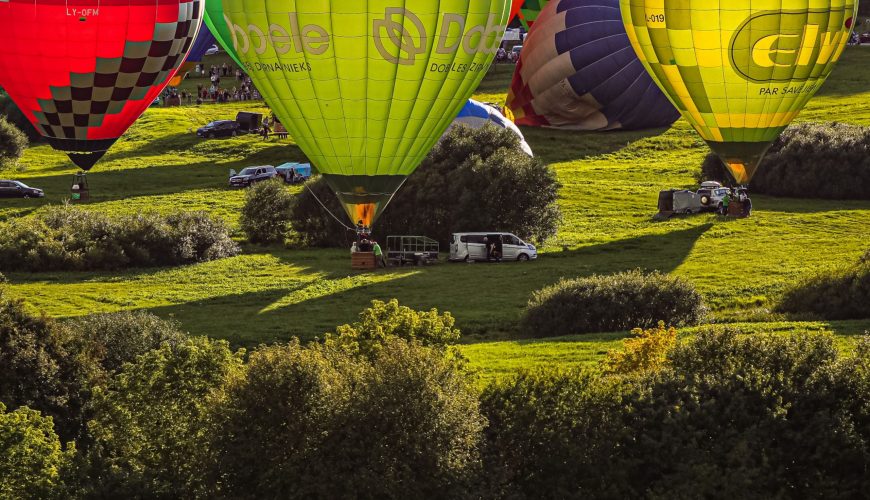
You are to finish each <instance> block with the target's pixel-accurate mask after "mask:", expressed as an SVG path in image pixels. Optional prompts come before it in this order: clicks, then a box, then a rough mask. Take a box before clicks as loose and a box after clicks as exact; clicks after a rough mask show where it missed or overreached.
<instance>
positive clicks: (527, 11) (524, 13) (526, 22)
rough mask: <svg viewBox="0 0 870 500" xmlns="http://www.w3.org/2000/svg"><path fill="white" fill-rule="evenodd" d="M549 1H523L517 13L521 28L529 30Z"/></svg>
mask: <svg viewBox="0 0 870 500" xmlns="http://www.w3.org/2000/svg"><path fill="white" fill-rule="evenodd" d="M549 1H550V0H525V1H524V2H523V5H522V6H521V7H520V11H519V17H520V22H521V23H522V24H523V27H525V28H526V29H529V28H531V27H532V26H533V25H534V24H535V21H536V20H537V19H538V15H539V14H540V13H541V11H542V10H544V7H546V6H547V2H549Z"/></svg>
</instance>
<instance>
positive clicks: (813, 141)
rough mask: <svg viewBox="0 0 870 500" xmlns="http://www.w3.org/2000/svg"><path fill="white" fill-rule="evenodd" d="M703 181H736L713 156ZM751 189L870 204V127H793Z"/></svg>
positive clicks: (705, 166) (777, 143)
mask: <svg viewBox="0 0 870 500" xmlns="http://www.w3.org/2000/svg"><path fill="white" fill-rule="evenodd" d="M701 179H702V180H718V181H720V182H723V183H732V182H733V179H732V178H731V176H730V174H728V173H727V172H726V170H725V167H724V166H723V165H722V162H721V161H720V160H719V159H718V157H717V156H716V155H714V154H712V153H711V154H709V155H708V156H707V158H706V159H705V160H704V163H703V165H702V166H701ZM751 188H752V191H753V192H756V193H761V194H769V195H773V196H791V197H798V198H828V199H836V200H842V199H863V200H867V199H870V127H862V126H857V125H847V124H844V123H800V124H796V125H792V126H790V127H789V128H787V129H786V130H785V131H784V132H783V133H782V135H780V137H779V138H778V139H777V140H776V141H774V143H773V145H772V146H771V147H770V149H769V150H768V153H767V155H766V156H765V158H764V160H763V161H762V162H761V165H760V166H759V169H758V173H757V174H756V175H755V177H754V178H753V179H752V184H751Z"/></svg>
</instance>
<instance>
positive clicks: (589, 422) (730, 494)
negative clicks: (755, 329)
mask: <svg viewBox="0 0 870 500" xmlns="http://www.w3.org/2000/svg"><path fill="white" fill-rule="evenodd" d="M868 398H870V339H865V340H864V341H863V343H862V345H861V346H860V347H859V348H858V350H857V351H856V352H855V354H854V355H852V356H849V357H843V356H841V355H839V354H838V352H837V350H836V349H835V347H834V345H833V341H832V339H831V337H829V336H827V335H818V334H801V333H795V334H794V335H793V336H782V335H774V334H764V335H756V336H748V337H747V336H741V335H738V332H736V331H721V330H720V331H713V330H708V331H703V332H701V333H700V334H699V335H698V336H697V338H696V339H695V340H693V341H690V342H688V343H685V344H682V345H679V346H678V347H676V348H675V349H674V350H673V351H671V353H670V354H669V356H668V362H667V363H666V364H665V365H663V366H662V368H661V369H660V370H659V371H657V372H653V373H650V372H647V373H645V374H644V376H642V377H634V376H625V377H617V378H613V377H603V378H602V377H597V378H596V377H592V376H590V375H589V374H578V373H567V374H566V373H556V372H552V373H545V374H539V375H523V376H520V377H518V378H516V379H514V380H512V381H510V382H508V383H506V384H502V385H497V386H493V387H490V388H488V389H487V390H486V391H485V392H484V395H483V398H482V409H483V412H484V414H485V415H486V416H487V417H488V419H489V422H490V426H489V428H488V429H487V438H488V439H487V452H486V455H485V456H486V471H485V472H486V476H487V477H488V478H489V479H490V485H489V488H490V490H491V491H494V492H495V494H496V495H498V496H504V497H513V498H565V497H593V498H600V497H605V498H637V497H647V496H649V497H655V498H781V497H790V498H791V497H794V498H807V497H826V498H854V497H856V496H861V495H862V492H866V491H870V490H868V488H870V452H868V444H870V425H868V422H870V409H868V407H867V405H866V401H868Z"/></svg>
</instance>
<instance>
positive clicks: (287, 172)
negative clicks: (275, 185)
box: [275, 162, 311, 184]
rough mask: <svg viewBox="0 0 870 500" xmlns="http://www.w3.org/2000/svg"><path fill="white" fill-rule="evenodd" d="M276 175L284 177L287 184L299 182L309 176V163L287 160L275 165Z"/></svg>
mask: <svg viewBox="0 0 870 500" xmlns="http://www.w3.org/2000/svg"><path fill="white" fill-rule="evenodd" d="M275 170H277V171H278V175H280V176H281V178H283V179H284V182H286V183H287V184H299V183H300V182H305V181H307V180H308V179H309V178H310V177H311V164H310V163H296V162H288V163H285V164H283V165H278V166H277V167H275Z"/></svg>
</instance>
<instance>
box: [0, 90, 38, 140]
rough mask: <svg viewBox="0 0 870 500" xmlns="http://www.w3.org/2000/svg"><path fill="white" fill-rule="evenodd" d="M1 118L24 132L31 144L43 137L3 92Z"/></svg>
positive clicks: (0, 96) (0, 94) (0, 93)
mask: <svg viewBox="0 0 870 500" xmlns="http://www.w3.org/2000/svg"><path fill="white" fill-rule="evenodd" d="M0 116H2V117H3V118H4V119H5V120H6V121H8V122H9V123H11V124H12V125H14V126H15V127H16V128H17V129H18V130H20V131H22V132H24V134H25V135H26V136H27V138H28V139H30V141H31V142H33V141H38V140H39V139H40V138H41V137H42V136H41V135H40V134H39V132H37V131H36V127H34V126H33V124H32V123H30V120H28V119H27V117H26V116H24V113H22V112H21V109H19V108H18V105H16V104H15V102H13V101H12V98H10V97H9V96H8V95H5V94H3V93H2V92H0Z"/></svg>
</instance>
